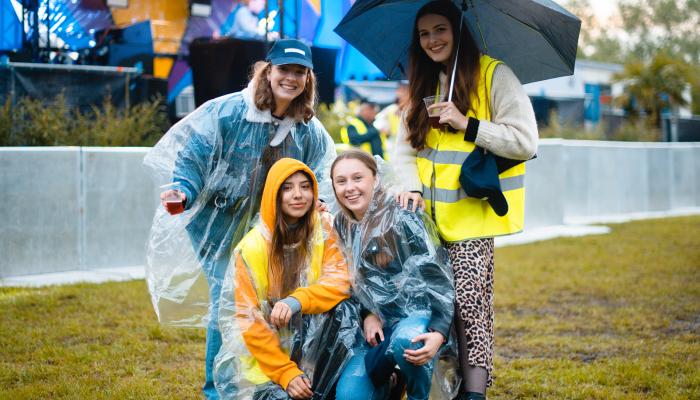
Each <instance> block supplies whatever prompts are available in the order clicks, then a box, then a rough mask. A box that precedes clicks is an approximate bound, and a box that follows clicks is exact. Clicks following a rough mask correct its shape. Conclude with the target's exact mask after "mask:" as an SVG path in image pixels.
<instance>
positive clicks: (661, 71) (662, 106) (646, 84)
mask: <svg viewBox="0 0 700 400" xmlns="http://www.w3.org/2000/svg"><path fill="white" fill-rule="evenodd" d="M624 68H625V69H624V71H623V72H622V73H620V74H618V75H616V76H615V80H617V81H623V82H625V93H624V94H623V95H621V96H619V97H618V98H617V99H616V102H617V104H618V105H619V106H621V107H622V108H624V109H625V110H626V111H627V113H628V115H630V116H631V117H633V118H636V117H638V116H639V112H638V111H639V110H642V111H644V112H645V113H646V115H647V121H648V123H649V125H651V126H654V127H657V128H658V127H659V126H660V124H661V114H662V113H663V112H664V111H665V110H672V109H673V108H675V107H679V106H686V105H687V101H686V100H685V99H684V98H683V91H684V90H685V88H686V86H687V85H688V82H690V81H692V80H694V79H695V78H694V76H693V74H694V72H693V68H691V67H690V66H689V65H688V64H687V63H685V62H683V61H682V60H679V59H678V57H675V56H671V55H670V52H668V51H659V52H657V53H656V55H655V56H654V57H653V58H652V60H651V61H649V62H644V61H628V62H627V63H625V67H624Z"/></svg>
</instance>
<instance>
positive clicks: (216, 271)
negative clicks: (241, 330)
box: [202, 257, 228, 400]
mask: <svg viewBox="0 0 700 400" xmlns="http://www.w3.org/2000/svg"><path fill="white" fill-rule="evenodd" d="M226 267H228V259H227V258H225V257H224V258H223V259H219V260H217V261H215V262H214V263H211V264H209V265H206V264H205V265H204V273H205V274H206V276H207V283H208V284H209V303H210V304H211V308H210V311H211V313H210V314H211V315H210V316H209V317H210V319H209V325H208V326H207V343H206V353H205V358H204V376H205V381H204V386H203V387H202V392H203V393H204V397H205V398H206V399H208V400H219V394H218V393H217V391H216V387H215V386H214V359H215V358H216V355H217V354H219V349H221V343H222V340H221V331H220V330H219V298H220V297H221V285H222V283H223V280H224V275H225V273H226Z"/></svg>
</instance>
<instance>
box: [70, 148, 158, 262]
mask: <svg viewBox="0 0 700 400" xmlns="http://www.w3.org/2000/svg"><path fill="white" fill-rule="evenodd" d="M146 151H147V149H144V148H135V149H125V148H113V149H103V148H89V147H88V148H84V149H83V160H84V161H83V164H84V171H85V173H84V179H85V214H84V217H85V268H86V269H96V268H110V267H125V266H133V265H144V264H145V245H146V240H147V237H148V232H149V229H150V227H151V223H152V220H153V214H154V212H155V207H154V204H153V196H154V189H155V188H154V184H153V182H152V181H151V179H150V177H149V176H148V173H147V171H146V169H145V168H144V167H143V162H142V160H143V157H144V155H145V154H146Z"/></svg>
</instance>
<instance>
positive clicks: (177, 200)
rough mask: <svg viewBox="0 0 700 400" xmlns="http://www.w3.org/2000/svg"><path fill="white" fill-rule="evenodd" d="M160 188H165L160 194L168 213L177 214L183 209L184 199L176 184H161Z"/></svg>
mask: <svg viewBox="0 0 700 400" xmlns="http://www.w3.org/2000/svg"><path fill="white" fill-rule="evenodd" d="M161 188H163V189H166V191H165V192H163V193H162V194H161V199H162V200H163V206H165V209H166V210H167V211H168V213H169V214H170V215H177V214H180V213H181V212H183V211H185V200H184V199H183V195H182V194H183V193H182V191H180V190H179V189H180V187H179V185H178V184H173V183H171V184H168V185H163V186H161Z"/></svg>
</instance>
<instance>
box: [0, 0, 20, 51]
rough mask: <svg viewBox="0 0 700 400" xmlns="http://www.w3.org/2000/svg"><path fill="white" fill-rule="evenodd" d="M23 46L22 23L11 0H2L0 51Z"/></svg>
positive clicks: (0, 11) (12, 49) (0, 1)
mask: <svg viewBox="0 0 700 400" xmlns="http://www.w3.org/2000/svg"><path fill="white" fill-rule="evenodd" d="M20 48H22V24H21V22H20V20H19V18H18V17H17V13H16V12H15V10H14V8H13V7H12V2H11V1H10V0H0V51H17V50H19V49H20Z"/></svg>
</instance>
